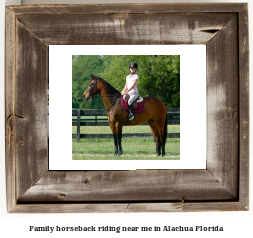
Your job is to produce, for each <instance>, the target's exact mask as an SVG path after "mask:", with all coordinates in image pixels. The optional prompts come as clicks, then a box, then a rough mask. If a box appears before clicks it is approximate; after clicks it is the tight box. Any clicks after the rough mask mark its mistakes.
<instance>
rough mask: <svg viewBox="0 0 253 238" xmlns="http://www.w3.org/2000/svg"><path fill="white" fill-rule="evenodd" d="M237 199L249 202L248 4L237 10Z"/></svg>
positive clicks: (243, 202)
mask: <svg viewBox="0 0 253 238" xmlns="http://www.w3.org/2000/svg"><path fill="white" fill-rule="evenodd" d="M238 17H239V42H240V44H239V89H240V91H239V122H240V128H239V133H240V134H239V148H240V149H239V157H240V164H239V176H240V177H239V178H240V180H239V188H240V190H239V201H240V202H241V203H242V204H244V205H245V206H248V204H249V196H248V194H249V132H250V130H249V33H248V5H246V4H245V5H244V8H243V9H242V10H241V11H240V12H239V14H238Z"/></svg>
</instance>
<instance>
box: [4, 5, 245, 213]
mask: <svg viewBox="0 0 253 238" xmlns="http://www.w3.org/2000/svg"><path fill="white" fill-rule="evenodd" d="M133 26H134V27H135V28H136V29H137V33H138V34H135V35H133V32H132V28H133ZM248 40H249V38H248V5H247V4H244V3H235V4H234V3H206V4H203V3H201V4H112V5H40V6H11V7H6V95H5V98H6V109H5V122H6V181H7V210H8V212H12V213H47V212H52V213H55V212H64V213H73V212H74V213H75V212H76V213H77V212H79V213H80V212H81V213H83V212H170V211H173V212H174V211H176V212H186V211H232V210H233V211H247V210H248V209H249V207H248V205H249V167H248V166H249V42H248ZM52 44H63V45H91V44H92V45H94V44H95V45H96V44H99V45H125V44H133V45H138V44H145V45H149V44H206V47H207V52H206V55H207V158H206V159H207V163H206V169H203V170H136V171H49V170H48V149H49V148H48V122H47V120H48V98H47V90H48V80H49V79H48V70H49V69H48V55H49V51H48V48H49V47H48V46H49V45H52ZM189 159H191V156H189Z"/></svg>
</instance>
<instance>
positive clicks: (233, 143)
mask: <svg viewBox="0 0 253 238" xmlns="http://www.w3.org/2000/svg"><path fill="white" fill-rule="evenodd" d="M237 24H238V22H237V17H236V16H235V17H234V18H233V19H232V20H231V21H230V22H228V23H227V25H226V26H225V27H224V28H223V29H222V31H221V32H219V33H218V34H217V36H216V37H215V38H213V39H212V40H211V41H210V42H209V44H208V45H207V169H208V171H209V172H210V173H212V174H213V175H214V176H215V177H216V178H217V180H218V181H220V183H221V184H223V185H224V187H225V188H226V189H227V190H228V191H230V192H231V193H232V194H233V195H234V196H235V197H238V172H239V167H238V165H239V164H238V153H239V137H238V123H239V117H238V114H239V105H238V94H239V88H238V83H239V80H238V38H237V35H238V28H237Z"/></svg>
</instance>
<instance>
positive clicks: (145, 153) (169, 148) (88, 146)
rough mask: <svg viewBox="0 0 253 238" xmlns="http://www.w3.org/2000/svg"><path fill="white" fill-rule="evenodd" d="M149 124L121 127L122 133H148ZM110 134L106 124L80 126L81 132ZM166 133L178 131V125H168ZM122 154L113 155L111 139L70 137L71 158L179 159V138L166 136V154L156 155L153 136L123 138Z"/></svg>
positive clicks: (73, 128)
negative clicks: (162, 155)
mask: <svg viewBox="0 0 253 238" xmlns="http://www.w3.org/2000/svg"><path fill="white" fill-rule="evenodd" d="M150 132H151V131H150V128H149V126H131V127H123V134H124V133H150ZM72 133H73V134H75V133H76V127H74V126H73V127H72ZM88 133H89V134H110V133H112V132H111V129H110V127H109V125H108V126H99V127H98V126H91V127H89V126H85V127H81V134H88ZM168 133H180V126H178V125H169V126H168ZM122 147H123V155H121V156H120V157H119V156H114V140H113V139H80V142H79V143H77V142H76V139H72V159H73V160H118V159H120V160H179V159H180V139H179V138H171V139H169V138H167V143H166V146H165V151H166V156H164V157H161V156H160V157H157V156H156V152H155V148H156V144H155V142H154V138H153V137H148V138H123V139H122Z"/></svg>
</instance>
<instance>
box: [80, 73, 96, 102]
mask: <svg viewBox="0 0 253 238" xmlns="http://www.w3.org/2000/svg"><path fill="white" fill-rule="evenodd" d="M98 81H99V79H98V78H97V77H96V76H93V75H92V77H91V80H90V83H89V85H88V87H87V89H86V90H85V92H84V93H83V98H84V99H85V100H88V99H89V98H90V97H91V96H92V95H95V94H97V93H99V89H98V87H97V86H98V85H97V83H98Z"/></svg>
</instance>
